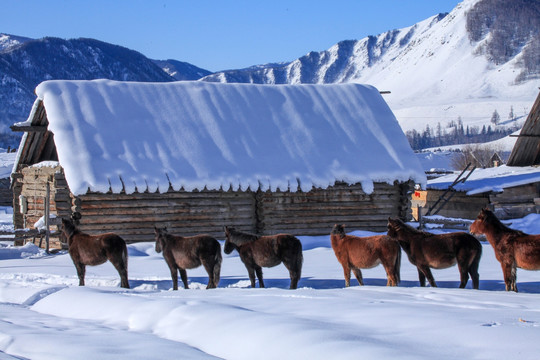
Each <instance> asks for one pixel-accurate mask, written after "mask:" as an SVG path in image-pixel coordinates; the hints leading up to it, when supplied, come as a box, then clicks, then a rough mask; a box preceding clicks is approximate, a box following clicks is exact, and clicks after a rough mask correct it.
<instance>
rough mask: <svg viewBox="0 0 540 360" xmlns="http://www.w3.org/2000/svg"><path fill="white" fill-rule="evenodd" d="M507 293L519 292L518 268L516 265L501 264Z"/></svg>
mask: <svg viewBox="0 0 540 360" xmlns="http://www.w3.org/2000/svg"><path fill="white" fill-rule="evenodd" d="M501 266H502V270H503V277H504V283H505V285H506V291H515V292H518V289H517V285H516V267H515V265H514V263H510V262H505V263H501Z"/></svg>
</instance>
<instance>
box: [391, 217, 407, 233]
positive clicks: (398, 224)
mask: <svg viewBox="0 0 540 360" xmlns="http://www.w3.org/2000/svg"><path fill="white" fill-rule="evenodd" d="M405 226H406V224H405V223H404V222H403V221H401V220H400V219H398V218H396V219H392V218H391V217H389V218H388V226H387V228H388V233H387V235H388V236H390V237H391V238H397V237H399V234H400V233H401V232H402V231H403V230H404V228H405Z"/></svg>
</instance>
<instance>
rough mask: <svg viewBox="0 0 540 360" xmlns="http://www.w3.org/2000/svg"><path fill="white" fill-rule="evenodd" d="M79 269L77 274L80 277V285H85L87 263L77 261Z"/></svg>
mask: <svg viewBox="0 0 540 360" xmlns="http://www.w3.org/2000/svg"><path fill="white" fill-rule="evenodd" d="M75 268H76V269H77V276H78V277H79V286H84V275H85V273H86V265H84V264H83V263H81V262H77V263H75Z"/></svg>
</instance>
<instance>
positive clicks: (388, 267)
mask: <svg viewBox="0 0 540 360" xmlns="http://www.w3.org/2000/svg"><path fill="white" fill-rule="evenodd" d="M383 260H384V261H383V262H382V265H383V267H384V270H385V271H386V279H387V280H386V286H397V285H398V282H399V280H398V275H397V272H396V260H395V259H383ZM392 260H393V261H392Z"/></svg>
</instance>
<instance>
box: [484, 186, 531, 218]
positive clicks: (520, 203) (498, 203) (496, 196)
mask: <svg viewBox="0 0 540 360" xmlns="http://www.w3.org/2000/svg"><path fill="white" fill-rule="evenodd" d="M489 200H490V202H491V207H492V209H493V212H494V213H495V215H496V216H497V217H498V218H499V219H503V220H504V219H516V218H521V217H524V216H526V215H528V214H538V213H539V212H540V206H539V204H540V183H533V184H526V185H521V186H515V187H511V188H506V189H504V191H503V192H501V193H492V194H490V196H489Z"/></svg>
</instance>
